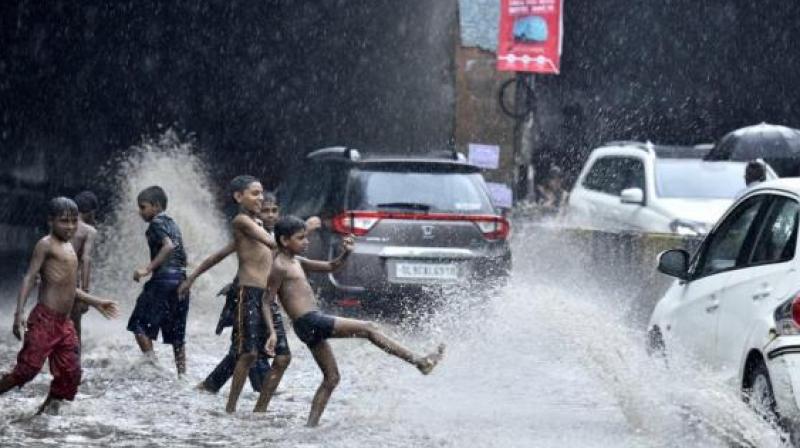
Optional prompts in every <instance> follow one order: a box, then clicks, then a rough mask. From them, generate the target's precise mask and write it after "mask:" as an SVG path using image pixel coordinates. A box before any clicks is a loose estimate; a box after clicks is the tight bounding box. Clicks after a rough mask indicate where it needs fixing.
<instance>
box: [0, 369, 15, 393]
mask: <svg viewBox="0 0 800 448" xmlns="http://www.w3.org/2000/svg"><path fill="white" fill-rule="evenodd" d="M16 385H17V383H16V381H14V378H12V377H11V374H10V373H7V374H5V375H3V377H2V378H0V395H3V394H4V393H6V392H8V391H9V390H11V389H13V388H14V386H16Z"/></svg>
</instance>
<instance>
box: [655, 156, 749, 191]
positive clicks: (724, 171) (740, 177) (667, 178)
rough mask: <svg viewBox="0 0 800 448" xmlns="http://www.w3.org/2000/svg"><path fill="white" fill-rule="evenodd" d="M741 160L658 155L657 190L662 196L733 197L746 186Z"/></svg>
mask: <svg viewBox="0 0 800 448" xmlns="http://www.w3.org/2000/svg"><path fill="white" fill-rule="evenodd" d="M746 165H747V164H746V163H744V162H729V161H714V162H706V161H703V160H698V159H660V160H657V161H656V164H655V170H656V173H655V181H656V194H657V195H658V196H659V197H662V198H686V199H733V198H735V197H736V195H737V194H738V193H739V192H741V191H742V190H743V189H744V188H745V184H744V168H745V166H746Z"/></svg>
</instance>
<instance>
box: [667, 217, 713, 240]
mask: <svg viewBox="0 0 800 448" xmlns="http://www.w3.org/2000/svg"><path fill="white" fill-rule="evenodd" d="M669 229H670V230H671V231H672V233H677V234H678V235H686V236H697V235H705V234H706V233H708V226H707V225H706V224H705V223H702V222H697V221H687V220H684V219H676V220H674V221H672V222H671V223H669Z"/></svg>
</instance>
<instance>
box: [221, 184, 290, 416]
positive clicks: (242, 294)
mask: <svg viewBox="0 0 800 448" xmlns="http://www.w3.org/2000/svg"><path fill="white" fill-rule="evenodd" d="M230 191H231V194H232V196H233V200H234V201H236V203H237V204H238V205H239V213H238V214H237V215H236V217H234V218H233V221H231V224H232V227H233V244H234V249H235V251H236V256H237V258H238V259H239V269H238V270H237V272H236V278H237V279H238V280H239V284H238V286H237V288H236V289H237V290H236V312H235V316H234V325H233V335H232V337H233V340H234V341H235V342H236V366H235V367H234V370H233V381H232V382H231V390H230V394H229V395H228V403H227V405H226V406H225V411H226V412H234V411H236V402H237V401H238V400H239V394H241V392H242V387H244V381H245V378H246V377H247V374H248V372H249V371H250V368H251V367H252V365H253V363H254V362H255V361H256V359H257V358H258V353H259V352H260V351H261V350H263V351H264V352H266V354H267V355H271V356H274V355H275V345H276V343H277V340H278V338H277V335H276V333H275V331H271V330H272V328H273V324H272V312H271V311H270V304H269V302H268V301H267V297H266V294H265V292H266V287H267V275H268V273H269V271H270V268H271V267H272V257H273V255H272V249H274V248H275V247H276V245H275V239H274V238H273V237H272V235H270V234H269V233H268V232H267V231H266V230H264V228H263V227H261V223H260V222H259V221H258V220H257V217H258V214H259V213H260V212H261V206H262V203H263V201H264V189H263V187H262V186H261V182H259V181H258V179H256V178H255V177H253V176H237V177H236V178H234V179H233V180H232V181H231V185H230ZM287 349H288V347H287Z"/></svg>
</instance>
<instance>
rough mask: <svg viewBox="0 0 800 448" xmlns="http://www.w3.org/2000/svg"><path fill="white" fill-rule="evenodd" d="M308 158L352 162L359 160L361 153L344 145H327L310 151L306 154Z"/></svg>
mask: <svg viewBox="0 0 800 448" xmlns="http://www.w3.org/2000/svg"><path fill="white" fill-rule="evenodd" d="M306 157H307V158H309V159H339V158H341V159H345V160H350V161H353V162H357V161H359V160H361V153H360V152H358V150H357V149H355V148H348V147H345V146H329V147H327V148H320V149H317V150H314V151H311V152H310V153H308V154H307V155H306Z"/></svg>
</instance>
